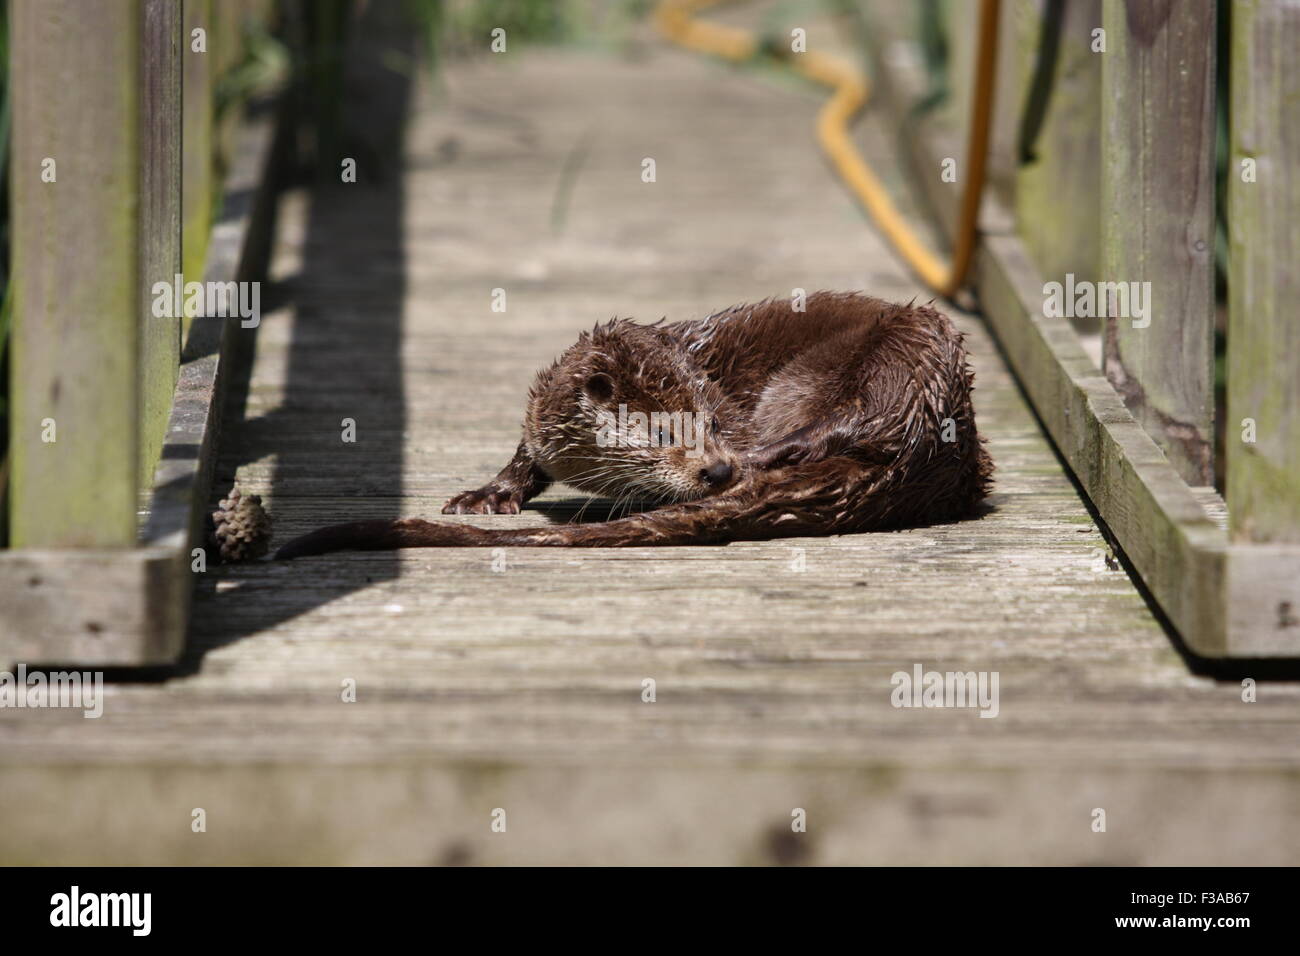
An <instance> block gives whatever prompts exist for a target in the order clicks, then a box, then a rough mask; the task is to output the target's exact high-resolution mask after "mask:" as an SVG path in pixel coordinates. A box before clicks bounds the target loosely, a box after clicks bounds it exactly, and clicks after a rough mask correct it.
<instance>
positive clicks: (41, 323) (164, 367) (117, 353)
mask: <svg viewBox="0 0 1300 956" xmlns="http://www.w3.org/2000/svg"><path fill="white" fill-rule="evenodd" d="M272 10H273V3H272V2H270V0H184V2H182V0H97V2H94V3H87V2H85V0H10V5H9V16H10V23H11V37H12V42H11V51H12V53H11V62H10V77H11V88H12V102H13V127H12V142H13V159H12V162H11V163H10V170H11V173H10V175H11V196H12V224H13V228H12V237H13V250H14V251H13V264H14V268H13V272H12V275H13V282H14V288H13V290H12V291H13V330H12V343H11V368H12V386H11V392H12V405H11V416H10V449H11V456H12V471H11V483H10V488H9V515H10V522H9V527H10V541H9V550H7V551H3V552H0V593H2V594H3V598H0V600H2V601H3V603H4V605H5V607H4V611H3V614H0V654H3V655H4V656H6V657H8V658H9V659H23V660H29V661H31V660H35V661H51V660H58V661H65V660H66V661H70V660H74V659H75V660H77V661H82V662H86V663H105V664H110V663H111V664H156V663H167V662H170V661H173V660H175V659H176V657H177V656H178V654H179V652H180V646H181V640H182V638H183V631H184V617H185V607H186V602H187V600H188V593H189V590H190V581H192V577H191V576H190V561H189V545H190V544H192V543H193V541H194V538H195V533H194V532H195V527H196V525H197V520H196V519H197V514H198V510H197V509H200V508H201V507H202V505H203V504H204V503H205V501H204V499H205V498H206V494H207V490H208V489H207V485H206V471H205V468H206V465H207V462H206V461H204V460H203V458H204V455H206V453H207V451H208V450H209V449H210V445H211V440H210V439H211V435H210V431H211V429H210V426H211V424H212V422H211V418H210V415H209V412H211V410H212V407H213V404H214V402H215V399H216V395H217V391H216V389H215V384H216V378H217V360H218V358H219V355H220V352H221V345H220V343H221V339H222V337H221V335H220V334H218V335H216V336H215V337H214V336H213V335H212V332H213V329H212V328H208V329H206V330H203V331H204V334H205V335H207V336H208V339H209V342H208V343H207V346H206V347H205V348H201V349H193V350H189V351H190V352H192V354H184V353H183V348H184V347H185V345H186V338H187V337H193V336H194V335H196V334H197V333H198V331H199V329H198V326H199V325H200V321H199V320H194V321H193V322H191V321H190V320H186V319H183V318H179V317H175V316H170V315H169V316H165V317H158V316H157V315H155V311H154V309H153V304H154V301H155V299H156V298H157V293H156V290H155V283H158V282H165V283H168V284H169V285H170V284H172V283H173V281H174V278H175V277H176V276H177V275H183V276H184V277H185V280H186V281H188V280H202V279H213V278H216V279H220V280H230V279H236V278H245V276H243V275H238V274H237V273H238V271H239V270H240V269H241V268H246V267H245V266H242V265H241V264H240V260H241V256H240V255H239V251H238V250H239V249H240V248H242V246H243V245H244V243H245V241H246V239H247V231H248V230H247V226H248V224H249V222H250V221H251V220H252V218H253V216H252V215H251V213H250V212H249V211H248V210H247V209H244V210H240V209H238V208H236V205H237V203H239V202H242V203H243V204H244V205H247V204H248V198H247V195H244V193H249V194H251V193H254V192H256V187H257V186H258V182H257V178H258V175H259V174H260V173H261V172H262V167H261V166H260V165H256V166H255V169H254V170H253V172H252V173H251V174H250V172H249V170H248V169H247V165H248V163H249V161H250V159H253V160H254V162H256V160H255V157H250V156H249V149H250V144H249V143H248V142H236V139H237V136H238V131H237V122H238V120H237V111H230V112H229V113H228V114H227V116H226V117H225V118H224V120H223V119H221V118H219V117H217V115H216V103H215V97H214V92H215V89H216V84H217V82H218V79H219V78H220V77H222V76H223V75H225V74H226V73H227V72H228V71H229V70H230V69H231V68H232V66H233V65H234V64H235V63H236V62H237V61H238V60H239V58H240V57H241V56H242V53H243V36H244V34H245V31H246V30H248V29H249V28H251V27H255V26H258V25H259V24H261V25H264V24H265V23H266V22H267V20H268V18H269V17H270V15H271V13H272ZM268 143H269V139H268V138H267V137H266V136H265V135H262V136H261V137H260V139H256V140H254V141H253V142H252V144H251V146H252V148H254V149H261V150H262V151H263V154H265V151H266V147H267V144H268ZM223 146H224V149H223V148H222V147H223ZM241 163H242V164H243V166H242V167H241ZM227 168H229V169H230V170H231V171H232V172H236V173H240V175H242V179H243V181H242V182H241V183H240V184H239V186H240V193H239V194H238V195H236V196H235V200H236V202H235V203H234V204H232V202H231V200H230V199H229V196H230V195H231V188H230V187H231V183H230V181H229V178H228V177H227V178H226V182H225V186H226V193H227V197H228V198H227V199H225V200H223V198H222V196H221V194H220V190H219V188H218V185H217V184H218V182H219V181H220V178H219V177H220V176H221V174H222V171H223V170H226V169H227ZM232 216H233V217H234V220H233V229H234V233H232V232H231V228H232ZM223 221H224V222H225V223H226V231H225V238H224V239H221V240H220V242H218V238H217V237H219V236H220V235H221V229H220V224H221V223H222V222H223ZM214 224H215V225H217V226H218V229H217V231H216V232H214ZM232 247H233V254H232ZM205 263H206V268H205ZM205 352H206V353H207V354H203V353H205ZM183 358H184V361H183ZM205 362H206V363H207V364H204V363H205ZM187 373H188V374H187ZM178 381H179V383H180V387H178ZM178 468H179V470H178ZM157 481H163V482H164V484H163V485H162V486H160V487H158V488H156V482H157ZM156 491H157V492H160V493H161V495H162V498H161V499H159V498H158V494H156V493H155V492H156ZM159 501H161V502H162V504H163V507H162V508H161V511H160V509H159V507H158V506H157V505H158V502H159ZM169 509H170V510H169ZM142 510H145V511H150V512H151V513H150V514H149V523H148V525H147V526H146V525H144V524H143V523H142V521H141V513H142ZM160 514H161V515H162V516H163V518H164V519H165V520H164V522H163V523H164V524H165V521H166V520H170V521H171V522H172V524H173V525H176V526H175V527H171V528H168V527H164V526H163V524H160ZM168 515H170V517H167V516H168ZM142 532H143V533H142Z"/></svg>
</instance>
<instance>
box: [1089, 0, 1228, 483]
mask: <svg viewBox="0 0 1300 956" xmlns="http://www.w3.org/2000/svg"><path fill="white" fill-rule="evenodd" d="M1214 9H1215V7H1214V4H1213V3H1198V2H1175V3H1148V2H1146V0H1104V2H1103V5H1102V24H1103V26H1104V28H1105V30H1106V43H1107V48H1106V49H1107V52H1106V53H1105V54H1103V55H1102V57H1101V60H1102V78H1101V93H1102V107H1101V155H1102V156H1104V157H1105V162H1104V163H1102V164H1101V170H1102V173H1101V193H1102V197H1103V198H1102V219H1101V236H1102V248H1101V278H1102V279H1103V280H1105V281H1109V282H1119V283H1125V284H1129V283H1135V282H1136V283H1143V284H1147V283H1149V285H1142V286H1139V289H1145V290H1149V294H1146V293H1144V295H1145V303H1146V305H1145V310H1146V312H1147V313H1148V314H1146V315H1144V316H1141V317H1137V316H1136V315H1134V312H1135V311H1136V310H1134V309H1133V307H1132V302H1131V301H1130V303H1129V307H1128V308H1127V309H1124V307H1123V303H1122V301H1121V300H1120V299H1119V297H1118V296H1117V295H1116V294H1115V293H1114V292H1112V293H1110V294H1109V295H1108V296H1107V298H1108V303H1107V314H1108V317H1107V319H1106V332H1105V339H1104V345H1103V353H1102V354H1103V366H1104V370H1105V372H1106V377H1107V378H1108V379H1109V380H1110V382H1111V384H1112V385H1114V386H1115V389H1116V390H1117V391H1118V392H1119V393H1120V395H1122V396H1123V398H1124V403H1125V405H1127V406H1128V409H1129V411H1130V412H1132V413H1133V416H1134V417H1135V418H1136V419H1137V420H1138V422H1139V424H1141V425H1142V427H1143V428H1145V429H1146V431H1147V433H1148V434H1150V435H1151V437H1152V438H1153V439H1155V442H1156V444H1157V445H1159V446H1160V448H1161V450H1162V451H1164V453H1165V454H1166V455H1167V456H1168V457H1169V460H1170V462H1171V463H1172V464H1173V465H1174V467H1175V468H1176V469H1177V470H1178V473H1179V474H1180V475H1182V476H1183V479H1184V480H1185V481H1187V483H1188V484H1192V485H1209V484H1213V482H1214V461H1213V455H1214V440H1213V439H1214V141H1215V124H1214V69H1215V64H1214V48H1215V47H1214V44H1215V41H1214V37H1215V28H1214ZM1130 299H1131V296H1130ZM1121 311H1122V312H1124V314H1122V315H1121V314H1119V312H1121Z"/></svg>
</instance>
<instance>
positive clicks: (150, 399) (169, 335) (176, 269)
mask: <svg viewBox="0 0 1300 956" xmlns="http://www.w3.org/2000/svg"><path fill="white" fill-rule="evenodd" d="M117 2H121V0H117ZM140 16H141V20H140V28H139V29H140V31H141V46H140V76H141V83H140V218H139V222H138V224H137V228H138V230H139V233H138V234H139V240H138V242H139V246H140V259H139V270H140V271H139V274H138V279H137V281H138V282H139V302H140V305H139V307H138V312H137V315H138V316H139V322H140V374H141V383H140V399H141V402H140V484H141V486H142V487H148V484H149V480H150V478H152V477H153V470H154V467H155V466H156V465H157V463H158V454H159V451H160V450H161V449H162V442H163V432H164V430H165V429H166V427H167V416H168V414H169V413H170V410H171V404H172V391H173V390H174V389H175V388H176V370H177V366H178V365H179V364H180V354H181V319H180V317H179V316H170V315H169V316H166V317H161V318H160V317H158V316H155V315H154V314H153V309H152V305H153V301H154V298H155V296H154V293H153V291H152V290H153V287H154V284H155V283H157V282H166V283H168V284H169V286H170V284H171V283H173V282H174V281H175V276H176V275H177V274H178V273H180V271H181V139H182V131H181V29H182V26H183V24H182V20H181V0H142V6H141V10H140Z"/></svg>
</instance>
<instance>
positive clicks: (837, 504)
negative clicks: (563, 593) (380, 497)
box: [275, 459, 898, 560]
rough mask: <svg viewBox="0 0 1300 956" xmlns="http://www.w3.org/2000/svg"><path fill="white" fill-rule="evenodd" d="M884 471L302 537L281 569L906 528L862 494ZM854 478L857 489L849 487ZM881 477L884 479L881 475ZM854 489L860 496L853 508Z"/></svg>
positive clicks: (840, 467) (826, 468) (837, 465)
mask: <svg viewBox="0 0 1300 956" xmlns="http://www.w3.org/2000/svg"><path fill="white" fill-rule="evenodd" d="M874 472H875V469H868V468H864V467H863V466H860V465H857V464H856V463H851V462H848V461H845V460H844V459H830V460H827V461H823V462H818V463H816V464H810V465H803V466H795V467H791V468H785V469H780V470H778V471H775V472H768V473H765V474H762V475H759V476H755V477H753V478H751V479H750V480H748V481H746V482H745V483H744V484H743V485H741V486H737V487H736V488H735V489H733V490H732V491H731V492H730V493H728V494H724V495H720V496H718V497H714V498H701V499H699V500H696V501H685V502H680V503H677V504H670V505H665V506H664V507H662V508H657V509H655V510H653V511H644V512H641V513H639V514H634V515H629V516H627V517H626V518H618V519H615V520H613V521H601V522H592V523H589V524H560V525H550V526H546V527H540V528H479V527H476V526H474V525H468V524H452V523H450V522H444V521H424V520H422V519H420V518H399V519H396V520H375V521H351V522H348V523H346V524H336V525H330V526H329V527H326V528H321V529H320V530H318V531H313V532H311V533H310V534H305V535H303V536H302V537H300V538H295V539H294V540H293V541H290V542H289V543H288V544H286V545H285V546H284V547H282V548H280V550H278V551H277V552H276V553H275V557H276V558H277V559H278V560H284V559H291V558H301V557H306V556H308V555H313V554H326V553H328V552H331V551H344V550H358V551H391V550H394V549H396V548H484V547H489V548H490V547H497V546H503V547H522V548H637V547H664V546H672V545H688V544H722V543H725V542H727V541H761V540H766V539H768V538H784V537H791V536H795V535H807V534H843V533H845V532H849V531H863V530H867V529H869V528H879V527H887V526H891V525H897V524H898V521H897V520H896V516H894V515H892V514H891V513H890V508H889V507H888V501H889V498H888V497H887V496H883V495H875V494H869V493H867V494H862V492H863V491H864V490H865V489H866V488H869V487H870V486H871V485H872V482H871V481H869V480H864V479H866V477H867V474H868V473H874ZM850 475H853V476H854V477H855V478H856V479H857V480H855V481H847V482H846V478H848V477H849V476H850ZM873 477H874V474H873ZM846 484H847V485H848V486H851V487H856V489H857V490H858V492H859V495H860V497H857V500H855V501H852V502H850V501H849V500H847V499H846V496H845V488H846Z"/></svg>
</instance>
